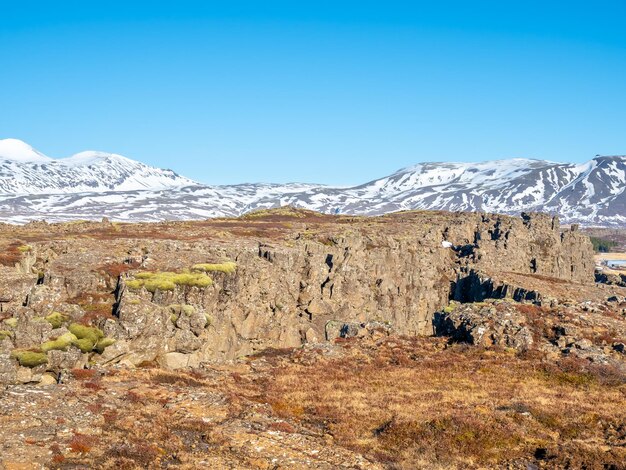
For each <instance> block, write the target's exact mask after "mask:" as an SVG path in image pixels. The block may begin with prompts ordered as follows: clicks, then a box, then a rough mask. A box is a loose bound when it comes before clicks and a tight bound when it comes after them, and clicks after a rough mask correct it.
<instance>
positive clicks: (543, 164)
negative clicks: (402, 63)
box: [0, 140, 626, 227]
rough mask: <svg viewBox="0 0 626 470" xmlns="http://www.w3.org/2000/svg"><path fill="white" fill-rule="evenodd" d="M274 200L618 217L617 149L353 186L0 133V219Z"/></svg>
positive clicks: (133, 215) (154, 216) (209, 208)
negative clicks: (578, 159) (257, 176)
mask: <svg viewBox="0 0 626 470" xmlns="http://www.w3.org/2000/svg"><path fill="white" fill-rule="evenodd" d="M282 205H293V206H296V207H302V208H307V209H313V210H317V211H321V212H327V213H334V214H363V215H378V214H384V213H387V212H393V211H400V210H411V209H433V210H449V211H481V212H496V213H503V214H514V215H517V214H519V213H520V212H522V211H544V212H549V213H552V214H558V215H560V216H561V219H562V221H563V222H565V223H582V224H586V225H599V226H615V227H626V156H612V157H606V156H605V157H596V158H594V159H593V160H591V161H589V162H587V163H584V164H580V165H575V164H568V163H555V162H548V161H543V160H529V159H517V158H516V159H509V160H500V161H488V162H482V163H420V164H418V165H415V166H413V167H409V168H405V169H402V170H399V171H397V172H396V173H393V174H392V175H390V176H387V177H384V178H380V179H377V180H374V181H370V182H369V183H365V184H362V185H359V186H354V187H329V186H322V185H314V184H296V183H294V184H240V185H231V186H206V185H200V184H198V183H195V182H193V181H191V180H189V179H187V178H184V177H181V176H179V175H177V174H176V173H174V172H172V171H170V170H160V169H157V168H153V167H149V166H147V165H144V164H142V163H139V162H136V161H133V160H130V159H127V158H125V157H121V156H119V155H112V154H105V153H99V152H84V153H81V154H78V155H75V156H73V157H70V158H67V159H61V160H53V159H50V158H48V157H46V156H45V155H43V154H41V153H39V152H37V151H36V150H33V149H32V148H31V147H29V146H28V145H26V144H24V143H23V142H19V141H14V140H10V141H7V140H5V141H0V221H2V220H4V221H7V222H16V223H24V222H27V221H30V220H36V219H46V220H48V221H62V220H72V219H99V218H100V217H103V216H106V217H109V218H111V219H113V220H123V221H155V220H172V219H203V218H208V217H221V216H238V215H241V214H244V213H246V212H249V211H251V210H255V209H261V208H271V207H277V206H282Z"/></svg>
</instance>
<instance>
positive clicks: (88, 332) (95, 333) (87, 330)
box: [69, 323, 104, 348]
mask: <svg viewBox="0 0 626 470" xmlns="http://www.w3.org/2000/svg"><path fill="white" fill-rule="evenodd" d="M69 330H70V333H72V334H74V335H76V338H78V339H79V340H81V339H88V340H89V341H91V343H92V348H93V346H95V345H96V343H98V341H100V340H101V339H102V338H104V333H103V332H102V330H101V329H100V328H97V327H95V326H86V325H81V324H80V323H72V324H71V325H70V327H69Z"/></svg>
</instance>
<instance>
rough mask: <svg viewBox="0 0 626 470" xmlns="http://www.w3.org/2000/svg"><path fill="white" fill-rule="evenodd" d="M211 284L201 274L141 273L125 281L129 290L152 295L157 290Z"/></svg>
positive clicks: (207, 277) (210, 281) (209, 279)
mask: <svg viewBox="0 0 626 470" xmlns="http://www.w3.org/2000/svg"><path fill="white" fill-rule="evenodd" d="M212 283H213V281H212V279H211V278H210V277H209V276H207V275H206V274H203V273H190V272H182V273H174V272H143V273H138V274H137V275H135V279H131V280H130V281H126V286H127V287H128V288H129V289H131V290H138V289H141V288H145V289H146V290H147V291H149V292H153V293H154V292H156V291H157V290H161V291H168V290H174V289H175V288H176V286H189V287H207V286H210V285H211V284H212Z"/></svg>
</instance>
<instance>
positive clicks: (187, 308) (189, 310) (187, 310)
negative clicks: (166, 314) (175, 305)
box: [180, 305, 196, 317]
mask: <svg viewBox="0 0 626 470" xmlns="http://www.w3.org/2000/svg"><path fill="white" fill-rule="evenodd" d="M180 310H181V312H183V314H185V315H187V316H188V317H190V316H191V315H193V314H194V313H196V309H195V308H193V305H181V306H180Z"/></svg>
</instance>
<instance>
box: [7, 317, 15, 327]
mask: <svg viewBox="0 0 626 470" xmlns="http://www.w3.org/2000/svg"><path fill="white" fill-rule="evenodd" d="M4 324H5V325H6V326H8V327H9V328H15V327H16V326H17V318H7V319H6V320H4Z"/></svg>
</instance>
